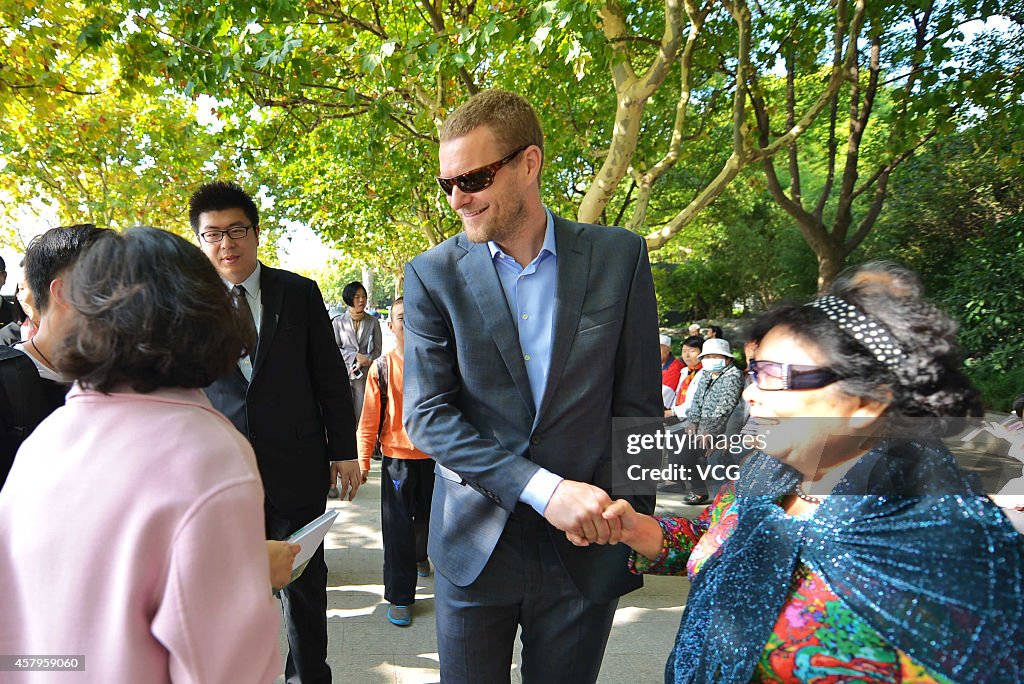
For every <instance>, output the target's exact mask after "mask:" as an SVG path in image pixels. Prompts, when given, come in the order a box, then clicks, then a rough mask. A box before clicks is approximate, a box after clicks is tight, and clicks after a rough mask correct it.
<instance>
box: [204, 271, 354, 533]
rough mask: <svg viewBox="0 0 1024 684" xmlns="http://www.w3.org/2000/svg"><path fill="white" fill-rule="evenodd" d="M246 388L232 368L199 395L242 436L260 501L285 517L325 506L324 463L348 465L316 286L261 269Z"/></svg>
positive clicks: (341, 380)
mask: <svg viewBox="0 0 1024 684" xmlns="http://www.w3.org/2000/svg"><path fill="white" fill-rule="evenodd" d="M260 290H261V293H260V296H261V300H262V304H263V316H262V319H261V323H260V339H259V345H258V346H257V348H256V355H255V359H254V361H253V373H252V381H251V382H248V383H247V382H246V381H245V376H243V375H242V371H241V370H239V369H238V367H237V366H236V367H235V368H233V369H232V371H231V372H230V373H229V374H227V375H226V376H224V377H222V378H221V379H219V380H217V382H215V383H213V384H212V385H210V386H209V387H207V388H206V394H207V396H208V397H209V398H210V401H211V403H213V405H214V406H215V407H216V408H217V409H218V410H220V411H221V412H222V413H223V414H224V415H225V416H227V417H228V419H229V420H230V421H231V422H232V423H234V425H235V427H237V428H238V429H239V430H240V431H241V432H242V434H244V435H245V436H246V437H248V439H249V442H250V443H251V444H252V447H253V450H254V451H255V452H256V462H257V464H258V465H259V469H260V476H261V477H262V478H263V488H264V491H265V492H266V496H267V498H268V499H269V500H270V502H271V503H272V504H273V505H274V507H275V508H277V509H278V510H279V511H281V512H283V513H286V512H288V511H292V510H296V509H299V508H304V507H309V506H310V505H312V504H316V503H318V502H323V501H326V498H327V489H328V479H329V477H330V474H329V473H330V461H343V460H350V459H354V458H356V439H355V428H356V423H355V415H354V413H353V408H352V395H351V390H350V388H349V384H348V374H347V373H346V371H345V365H344V362H343V361H342V358H341V353H340V352H339V351H338V347H337V346H336V345H335V344H334V333H333V332H332V330H331V320H330V317H328V315H327V309H326V307H325V306H324V300H323V296H322V295H321V294H320V288H318V287H317V285H316V283H315V282H313V281H312V280H310V279H308V278H303V277H302V276H299V275H296V274H294V273H291V272H289V271H282V270H280V269H276V268H268V267H267V266H262V265H261V272H260Z"/></svg>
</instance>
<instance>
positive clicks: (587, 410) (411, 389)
mask: <svg viewBox="0 0 1024 684" xmlns="http://www.w3.org/2000/svg"><path fill="white" fill-rule="evenodd" d="M554 227H555V241H556V246H557V250H558V281H557V282H558V284H557V291H556V292H555V293H553V296H554V297H555V323H554V344H553V347H552V352H551V366H550V371H549V374H548V385H547V388H546V390H545V392H544V396H543V398H542V400H541V403H540V411H539V412H537V411H535V409H534V401H533V396H532V393H531V390H530V383H529V381H528V378H527V374H526V366H525V363H524V361H523V357H522V352H521V350H520V346H519V337H518V333H517V328H516V324H515V322H514V321H513V318H512V314H511V312H510V311H509V307H508V304H507V302H506V299H505V294H504V291H503V290H502V287H501V282H500V281H499V279H498V275H497V273H496V271H495V268H494V264H493V263H492V261H491V256H490V253H489V252H488V249H487V245H485V244H474V243H471V242H470V241H469V240H468V239H467V238H466V236H465V234H459V235H457V236H455V237H454V238H451V239H449V240H447V241H446V242H444V243H443V244H441V245H438V246H437V247H436V248H434V249H431V250H429V251H428V252H425V253H423V254H421V255H419V256H417V257H416V258H415V259H413V261H412V262H410V264H409V265H408V266H407V267H406V270H405V363H406V371H405V402H404V409H405V415H404V422H405V426H406V429H407V430H408V433H409V436H410V438H411V439H412V442H413V443H414V444H415V445H416V446H417V447H418V448H420V449H421V450H422V451H424V452H426V453H427V454H429V455H430V456H432V457H433V458H434V459H435V460H436V461H437V463H438V467H437V469H436V473H437V479H436V483H435V487H434V500H433V508H432V512H431V523H430V550H429V553H430V557H431V559H432V560H433V561H434V563H435V565H436V566H437V568H438V570H439V571H440V572H442V573H444V574H445V576H446V577H448V578H449V579H450V580H451V581H452V582H454V583H455V584H456V585H459V586H466V585H468V584H470V583H472V582H473V581H474V580H475V579H476V578H477V576H479V574H480V572H481V570H482V569H483V567H484V565H485V564H486V563H487V560H488V559H489V558H490V556H491V553H492V551H493V550H494V547H495V545H496V544H497V541H498V538H499V537H500V535H501V533H502V531H503V530H504V528H505V523H506V521H507V520H508V517H509V515H510V514H511V512H512V511H513V510H514V509H515V507H516V504H517V501H518V499H519V495H520V493H521V492H522V490H523V487H524V486H525V485H526V483H527V482H528V481H529V480H530V478H531V477H532V476H533V475H534V473H535V472H536V471H537V469H538V467H539V466H543V467H544V468H546V469H548V470H550V471H552V472H554V473H556V474H558V475H561V476H563V477H565V478H568V479H571V480H578V481H581V482H589V483H592V484H596V485H597V486H600V487H603V488H605V489H606V490H609V489H610V487H611V482H612V463H611V452H612V448H611V447H612V441H611V436H612V418H613V417H653V416H660V415H661V412H662V409H661V364H660V358H659V355H658V322H657V311H656V304H655V299H654V284H653V281H652V278H651V269H650V264H649V262H648V259H647V249H646V245H645V243H644V241H643V239H642V238H640V237H639V236H638V235H636V234H634V233H631V232H629V231H626V230H623V229H620V228H606V227H599V226H592V225H585V224H578V223H572V222H570V221H566V220H563V219H561V218H558V217H555V222H554ZM610 493H611V494H612V495H613V497H614V492H610ZM627 498H630V499H631V501H632V503H633V504H634V505H635V506H636V508H637V509H638V510H641V511H643V512H651V510H652V509H653V506H654V500H653V497H627ZM549 531H550V533H551V535H552V538H553V540H554V543H555V546H556V547H557V548H558V551H559V554H560V555H561V558H562V561H563V563H564V565H565V567H566V569H567V570H568V571H569V574H570V575H571V576H572V577H573V580H574V581H575V582H576V584H577V586H578V587H579V588H580V590H581V591H582V592H583V593H584V595H586V596H587V597H588V598H590V599H591V600H595V601H608V600H611V599H612V598H614V597H616V596H620V595H622V594H624V593H626V592H628V591H631V590H633V589H635V588H637V587H639V586H640V585H641V584H642V581H641V579H640V578H639V577H635V576H633V575H631V574H630V573H629V572H628V570H627V568H626V556H627V553H628V549H627V548H626V547H625V546H623V545H616V546H613V547H598V546H594V547H590V548H585V549H584V548H577V547H575V546H572V545H571V544H570V543H569V542H568V541H567V540H566V539H565V535H564V534H563V533H562V532H559V531H558V530H556V529H555V528H554V527H550V526H549Z"/></svg>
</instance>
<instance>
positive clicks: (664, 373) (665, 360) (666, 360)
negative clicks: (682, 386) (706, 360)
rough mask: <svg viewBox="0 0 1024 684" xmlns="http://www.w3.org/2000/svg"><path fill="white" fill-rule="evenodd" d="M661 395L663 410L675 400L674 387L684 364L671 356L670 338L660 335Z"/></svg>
mask: <svg viewBox="0 0 1024 684" xmlns="http://www.w3.org/2000/svg"><path fill="white" fill-rule="evenodd" d="M659 341H660V342H661V395H662V399H664V400H665V408H669V407H671V406H672V403H673V402H674V401H675V398H676V387H678V385H679V376H680V375H682V372H683V368H684V364H683V362H682V361H680V360H679V359H677V358H676V357H675V356H674V355H673V354H672V338H671V337H669V336H668V335H661V336H660V338H659Z"/></svg>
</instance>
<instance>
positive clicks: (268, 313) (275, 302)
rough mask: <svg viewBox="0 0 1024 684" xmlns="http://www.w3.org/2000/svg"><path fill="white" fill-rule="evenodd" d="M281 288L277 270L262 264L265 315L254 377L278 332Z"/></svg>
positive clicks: (261, 274)
mask: <svg viewBox="0 0 1024 684" xmlns="http://www.w3.org/2000/svg"><path fill="white" fill-rule="evenodd" d="M283 297H284V292H283V291H282V289H281V286H280V281H279V279H278V277H277V271H276V270H275V269H272V268H267V267H266V266H264V265H262V264H260V303H261V304H262V305H263V316H262V317H261V319H260V340H259V344H257V345H256V360H255V361H253V364H252V377H254V378H255V377H256V374H257V373H258V372H259V370H260V367H261V366H262V365H263V362H264V360H265V359H266V358H267V354H268V353H269V352H270V343H271V342H273V341H274V334H275V333H276V332H277V321H278V319H279V318H280V317H281V299H282V298H283Z"/></svg>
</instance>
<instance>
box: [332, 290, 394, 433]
mask: <svg viewBox="0 0 1024 684" xmlns="http://www.w3.org/2000/svg"><path fill="white" fill-rule="evenodd" d="M341 298H342V299H343V300H344V301H345V304H346V305H347V306H348V309H347V310H346V311H345V312H344V313H342V314H340V315H338V316H335V317H334V319H333V320H332V321H331V326H332V327H333V328H334V342H335V344H337V345H338V349H339V350H341V355H342V356H343V357H344V359H345V366H346V368H348V380H349V382H350V383H351V385H352V406H353V407H354V408H355V416H356V420H357V421H358V420H359V416H361V415H362V412H363V395H364V394H365V393H366V373H367V369H368V368H369V367H370V364H371V363H373V362H374V360H375V359H377V357H379V356H380V353H381V349H382V346H381V345H382V340H383V337H382V335H381V331H380V321H378V320H377V318H376V317H374V316H372V315H370V313H369V312H368V311H367V310H366V288H365V287H363V284H362V283H360V282H359V281H353V282H351V283H349V284H348V285H346V286H345V289H344V290H342V293H341Z"/></svg>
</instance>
